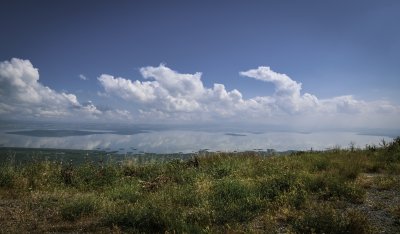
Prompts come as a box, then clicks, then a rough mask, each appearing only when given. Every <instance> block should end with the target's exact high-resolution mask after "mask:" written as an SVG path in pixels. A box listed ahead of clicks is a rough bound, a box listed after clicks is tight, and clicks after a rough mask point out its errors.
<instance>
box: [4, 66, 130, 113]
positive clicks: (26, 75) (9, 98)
mask: <svg viewBox="0 0 400 234" xmlns="http://www.w3.org/2000/svg"><path fill="white" fill-rule="evenodd" d="M0 98H1V99H0V116H1V117H9V118H13V119H19V118H23V119H32V118H40V119H43V118H49V119H69V120H71V119H75V120H78V119H80V120H82V119H86V120H94V119H103V118H104V119H106V118H114V117H121V116H125V117H129V116H130V115H129V113H128V112H127V111H120V110H115V111H110V110H109V111H101V110H99V109H98V108H97V107H96V106H95V105H94V104H93V103H92V102H87V103H86V104H81V103H80V102H79V101H78V99H77V97H76V95H74V94H71V93H66V92H57V91H55V90H53V89H51V88H49V87H47V86H44V85H42V84H41V83H39V71H38V69H37V68H34V67H33V65H32V64H31V62H30V61H29V60H22V59H16V58H13V59H11V60H10V61H4V62H0Z"/></svg>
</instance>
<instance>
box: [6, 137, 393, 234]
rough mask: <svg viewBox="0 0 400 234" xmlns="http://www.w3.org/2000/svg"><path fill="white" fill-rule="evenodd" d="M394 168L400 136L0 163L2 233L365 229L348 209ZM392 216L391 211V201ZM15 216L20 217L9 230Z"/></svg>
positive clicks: (363, 217)
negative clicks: (293, 147) (295, 147)
mask: <svg viewBox="0 0 400 234" xmlns="http://www.w3.org/2000/svg"><path fill="white" fill-rule="evenodd" d="M365 173H368V174H371V173H375V174H377V173H379V176H377V177H374V179H373V180H371V181H370V182H368V183H372V184H373V186H372V185H368V186H367V185H366V182H365V181H364V184H363V183H361V182H360V178H361V177H362V175H364V174H365ZM399 175H400V138H397V139H396V140H394V141H393V142H391V143H387V144H385V145H384V146H382V147H366V148H365V149H363V150H361V149H353V148H352V149H334V150H329V151H324V152H315V151H313V152H296V153H293V154H291V155H284V156H268V157H266V156H261V155H258V154H257V153H255V152H243V153H203V154H200V155H197V156H196V158H193V159H192V160H182V159H175V160H170V161H167V162H158V161H152V162H144V163H138V162H137V161H129V160H125V161H122V162H118V163H117V162H113V161H109V162H107V163H104V162H99V163H96V162H92V161H90V160H88V159H87V160H86V162H84V163H81V164H74V163H65V162H57V161H46V160H45V161H36V162H32V163H25V164H18V163H15V162H14V163H13V162H12V161H8V162H4V163H2V164H1V166H0V198H1V199H2V200H3V201H4V202H3V203H4V204H5V205H4V204H3V206H0V208H1V209H0V212H2V209H3V210H4V209H6V211H7V209H9V210H8V211H7V212H8V213H7V214H11V216H10V218H9V219H8V218H7V217H4V218H2V220H0V221H2V222H3V223H6V224H9V225H5V226H4V227H2V228H0V232H7V231H12V232H15V231H16V232H63V231H67V232H74V231H88V232H119V231H126V232H138V233H142V232H149V233H158V232H178V233H181V232H184V233H214V232H232V231H237V232H268V233H275V232H279V230H281V231H282V230H286V231H287V232H293V233H371V232H373V230H375V229H376V228H377V227H373V226H372V224H371V223H370V222H369V221H368V217H367V216H368V215H367V214H366V213H365V212H363V211H362V209H356V208H357V207H358V206H362V205H363V204H364V203H365V196H366V191H367V189H377V190H379V191H381V190H382V191H387V190H391V189H393V188H395V187H398V185H399V179H398V178H399ZM397 191H398V190H397ZM8 203H9V204H12V205H8ZM0 205H1V204H0ZM4 207H8V208H4ZM15 207H17V208H18V209H17V208H15ZM15 210H20V211H19V212H16V211H15ZM14 211H15V212H14ZM1 214H2V213H0V216H1ZM391 214H392V215H393V216H394V217H397V218H398V217H399V208H398V206H394V207H393V208H392V210H391ZM13 215H14V216H15V217H14V216H13ZM13 220H23V221H24V222H25V223H26V225H23V226H20V227H19V226H14V228H13V229H10V228H9V227H10V225H11V226H12V222H13ZM14 225H16V224H14ZM6 227H8V229H7V228H6ZM374 228H375V229H374Z"/></svg>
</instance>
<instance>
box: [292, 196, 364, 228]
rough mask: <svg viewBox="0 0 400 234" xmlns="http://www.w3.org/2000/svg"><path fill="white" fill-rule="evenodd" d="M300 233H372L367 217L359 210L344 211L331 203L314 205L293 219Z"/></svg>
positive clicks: (293, 223)
mask: <svg viewBox="0 0 400 234" xmlns="http://www.w3.org/2000/svg"><path fill="white" fill-rule="evenodd" d="M292 228H293V230H294V231H295V232H298V233H371V232H372V229H371V226H370V225H369V222H368V219H367V217H366V216H365V215H364V214H363V213H360V212H358V211H355V210H350V211H347V212H344V213H343V212H342V211H340V210H337V209H335V207H333V206H332V205H330V204H329V203H323V204H320V205H315V204H314V205H312V206H311V207H310V208H308V209H306V210H304V211H303V212H302V213H301V214H300V215H299V216H298V217H297V218H296V219H294V220H293V221H292Z"/></svg>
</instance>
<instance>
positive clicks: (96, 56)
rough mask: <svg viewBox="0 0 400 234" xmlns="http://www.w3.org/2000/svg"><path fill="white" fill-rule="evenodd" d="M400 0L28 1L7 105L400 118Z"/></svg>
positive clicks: (6, 30) (24, 115) (318, 123)
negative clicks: (399, 24)
mask: <svg viewBox="0 0 400 234" xmlns="http://www.w3.org/2000/svg"><path fill="white" fill-rule="evenodd" d="M399 12H400V2H399V1H395V0H393V1H391V0H384V1H358V0H354V1H342V0H339V1H309V0H305V1H285V0H283V1H282V0H280V1H268V0H266V1H89V0H87V1H42V0H38V1H19V0H16V1H15V0H13V1H11V0H5V1H2V6H1V7H0V26H1V36H0V85H1V86H0V98H1V99H0V119H3V120H6V119H30V120H43V121H47V120H49V121H50V120H60V121H74V122H75V121H87V122H105V121H106V122H127V123H204V124H207V123H227V122H231V123H256V124H265V125H279V126H288V125H289V126H293V127H295V128H302V129H308V128H315V127H320V128H354V127H357V128H400V118H398V116H399V114H400V101H399V100H400V92H398V90H399V89H400V27H398V22H400V14H399Z"/></svg>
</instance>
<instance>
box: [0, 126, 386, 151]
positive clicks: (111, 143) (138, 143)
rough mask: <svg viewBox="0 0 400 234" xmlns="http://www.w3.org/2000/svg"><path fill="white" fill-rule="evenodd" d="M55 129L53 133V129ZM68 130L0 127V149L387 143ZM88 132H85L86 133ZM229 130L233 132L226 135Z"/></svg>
mask: <svg viewBox="0 0 400 234" xmlns="http://www.w3.org/2000/svg"><path fill="white" fill-rule="evenodd" d="M57 127H58V128H57ZM67 127H71V126H58V125H48V124H47V125H37V124H36V125H28V126H24V127H23V128H21V126H18V125H12V126H10V125H7V126H2V128H1V129H0V146H2V147H25V148H59V149H84V150H96V149H97V150H107V151H118V152H121V153H127V152H131V153H143V152H147V153H178V152H182V153H190V152H196V151H199V150H202V149H208V150H209V151H246V150H267V149H275V150H277V151H286V150H310V149H311V148H312V149H315V150H324V149H328V148H333V147H338V146H339V147H342V148H346V147H348V146H349V144H350V142H353V143H355V145H356V146H358V147H364V146H365V145H366V144H375V145H377V144H379V142H381V140H382V139H385V140H386V141H390V140H391V139H392V138H391V137H388V136H383V135H377V134H375V135H374V134H370V135H368V134H365V133H364V134H359V133H357V132H338V131H326V132H289V131H284V132H283V131H244V130H240V129H237V128H236V129H232V128H231V129H223V128H221V129H215V128H212V129H207V128H202V129H196V130H191V129H190V128H188V127H187V128H180V129H179V128H178V129H174V128H167V127H163V126H142V127H138V126H136V127H117V128H114V129H113V128H107V129H101V126H86V128H75V129H67ZM90 128H91V129H90ZM232 130H234V131H232Z"/></svg>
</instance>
